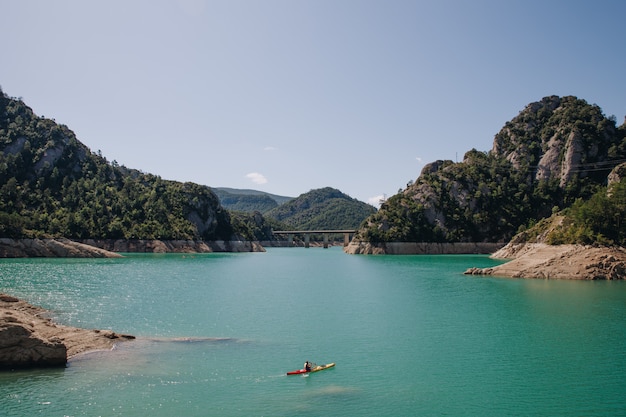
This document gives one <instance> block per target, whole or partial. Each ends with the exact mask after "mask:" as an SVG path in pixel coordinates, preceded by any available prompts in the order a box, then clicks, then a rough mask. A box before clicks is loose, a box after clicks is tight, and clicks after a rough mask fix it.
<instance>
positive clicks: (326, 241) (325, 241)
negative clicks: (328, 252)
mask: <svg viewBox="0 0 626 417" xmlns="http://www.w3.org/2000/svg"><path fill="white" fill-rule="evenodd" d="M324 249H328V233H324Z"/></svg>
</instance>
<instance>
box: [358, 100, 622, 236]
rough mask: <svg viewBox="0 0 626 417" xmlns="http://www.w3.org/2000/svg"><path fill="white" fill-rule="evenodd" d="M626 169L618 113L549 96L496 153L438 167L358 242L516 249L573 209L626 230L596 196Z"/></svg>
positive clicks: (384, 210)
mask: <svg viewBox="0 0 626 417" xmlns="http://www.w3.org/2000/svg"><path fill="white" fill-rule="evenodd" d="M624 162H626V126H624V125H622V126H621V127H617V126H616V121H615V117H614V116H612V117H609V118H607V117H605V116H604V115H603V113H602V110H601V109H600V107H598V106H597V105H590V104H588V103H587V102H586V101H584V100H580V99H578V98H576V97H571V96H568V97H562V98H561V97H557V96H550V97H545V98H544V99H542V100H541V101H539V102H536V103H531V104H529V105H528V106H527V107H526V108H525V109H524V110H523V111H521V112H520V114H519V115H518V116H517V117H515V118H514V119H513V120H511V121H510V122H507V123H506V124H505V126H504V127H503V128H502V130H501V131H500V132H499V133H498V134H497V135H496V136H495V139H494V145H493V148H492V150H491V151H489V152H480V151H477V150H475V149H473V150H470V151H469V152H467V153H466V154H465V156H464V158H463V161H462V162H460V163H454V162H452V161H436V162H433V163H431V164H428V165H427V166H426V167H424V169H423V170H422V172H421V174H420V176H419V177H418V178H417V180H416V181H415V182H412V183H410V184H409V185H408V186H407V188H406V189H404V190H403V191H401V192H399V193H398V194H396V195H394V196H393V197H391V198H389V199H388V200H387V201H386V202H385V203H384V204H383V205H382V207H381V209H380V210H379V211H378V212H377V213H376V214H374V215H372V216H371V217H369V218H368V219H367V222H366V225H365V226H364V227H363V228H362V229H361V230H360V231H359V233H358V236H357V238H358V239H360V240H363V241H369V242H391V241H405V242H506V241H508V240H509V239H511V237H512V236H513V235H514V234H515V233H516V232H518V231H520V230H524V229H525V228H527V227H530V226H532V225H534V224H535V223H536V222H538V221H539V220H541V219H543V218H546V217H548V216H550V215H551V214H552V213H556V212H559V211H561V210H564V209H567V208H569V207H572V213H580V212H581V211H585V212H586V213H587V215H591V214H593V215H596V217H598V216H600V217H601V218H602V219H603V220H604V221H606V222H607V224H608V225H609V226H608V227H609V228H611V227H614V226H619V227H623V216H622V218H621V219H622V220H620V218H615V216H614V213H615V211H612V213H613V214H611V215H613V217H612V218H609V216H610V215H609V214H604V215H603V214H602V212H601V209H600V207H602V205H601V204H598V203H594V201H595V200H590V199H591V198H592V196H606V191H607V190H606V185H607V177H608V175H609V173H610V172H611V171H612V170H614V169H616V167H617V166H618V165H619V164H621V163H624ZM616 189H617V188H616ZM593 198H595V199H600V198H603V197H593ZM619 203H620V201H619V199H618V200H616V201H615V204H618V206H619ZM590 207H593V208H590ZM607 207H608V206H607ZM611 207H613V206H611ZM621 207H623V204H622V206H621ZM618 212H619V210H618ZM622 213H623V211H622ZM620 221H622V223H621V225H618V223H619V222H620ZM579 222H580V219H579ZM595 222H596V223H598V222H599V220H598V219H596V220H595ZM589 233H591V232H589ZM589 233H587V235H589ZM594 233H595V236H598V233H599V232H594ZM584 234H585V233H582V232H581V233H579V235H581V236H582V235H584ZM566 235H568V236H569V238H568V239H567V240H568V241H570V240H575V239H574V237H573V234H571V233H569V234H568V233H564V234H562V236H566ZM563 239H565V238H563ZM587 240H588V239H587Z"/></svg>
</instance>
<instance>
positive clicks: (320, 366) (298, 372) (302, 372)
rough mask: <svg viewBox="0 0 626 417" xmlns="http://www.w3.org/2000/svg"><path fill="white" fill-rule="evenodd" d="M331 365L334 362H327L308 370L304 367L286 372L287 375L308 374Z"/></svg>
mask: <svg viewBox="0 0 626 417" xmlns="http://www.w3.org/2000/svg"><path fill="white" fill-rule="evenodd" d="M333 366H335V362H331V363H327V364H326V365H317V366H314V367H313V368H311V370H310V371H307V370H306V369H297V370H295V371H291V372H287V375H300V374H308V373H311V372H318V371H323V370H324V369H328V368H332V367H333Z"/></svg>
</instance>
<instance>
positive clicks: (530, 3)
mask: <svg viewBox="0 0 626 417" xmlns="http://www.w3.org/2000/svg"><path fill="white" fill-rule="evenodd" d="M625 16H626V1H621V0H616V1H608V0H607V1H604V0H598V1H577V0H562V1H558V0H525V1H515V0H511V1H507V0H493V1H484V0H473V1H465V0H458V1H446V0H443V1H435V0H433V1H418V0H415V1H400V0H380V1H367V0H359V1H354V0H329V1H326V0H280V1H275V0H268V1H265V0H244V1H239V0H223V1H210V0H207V1H204V0H178V1H176V0H171V1H160V0H149V1H133V0H128V1H126V0H125V1H119V0H107V1H97V2H96V1H83V0H55V1H50V0H20V1H14V0H0V21H1V26H0V27H2V36H1V39H2V40H1V47H0V54H1V55H0V86H2V89H3V90H4V92H5V93H6V94H8V95H10V96H14V97H22V98H23V100H24V101H25V102H26V103H27V104H28V105H29V106H31V107H32V108H33V110H34V111H35V113H37V114H38V115H40V116H41V115H43V116H46V117H49V118H54V119H55V120H56V121H57V122H58V123H62V124H65V125H67V126H69V127H70V128H71V129H72V130H73V131H74V132H75V133H76V135H77V137H78V139H79V140H80V141H82V142H83V143H85V144H86V145H87V146H88V147H89V148H91V150H92V151H98V150H100V151H102V154H103V155H104V156H105V157H107V159H108V160H109V161H113V160H116V161H117V162H118V163H120V164H123V165H126V166H127V167H129V168H136V169H141V170H143V171H144V172H149V173H153V174H157V175H160V176H161V177H163V178H164V179H172V180H179V181H193V182H197V183H200V184H205V185H209V186H213V187H221V186H223V187H234V188H252V189H257V190H263V191H267V192H270V193H274V194H279V195H286V196H298V195H300V194H302V193H305V192H307V191H309V190H312V189H316V188H321V187H326V186H330V187H334V188H338V189H340V190H341V191H343V192H345V193H347V194H349V195H350V196H352V197H354V198H358V199H360V200H363V201H368V200H370V199H373V200H371V201H372V202H376V201H377V200H378V199H379V198H380V196H383V195H386V196H387V197H389V196H391V195H393V194H395V193H396V192H397V191H398V190H399V189H403V188H404V187H405V186H406V184H407V183H408V182H409V181H411V180H414V179H415V178H417V177H418V176H419V173H420V171H421V169H422V167H423V166H424V164H426V163H428V162H432V161H434V160H437V159H451V160H455V159H458V160H461V159H462V157H463V154H464V153H465V152H466V151H468V150H470V149H472V148H476V149H478V150H481V151H488V150H490V149H491V147H492V142H493V137H494V135H495V134H496V133H497V132H498V131H499V130H500V129H501V128H502V126H503V125H504V123H505V122H507V121H508V120H510V119H512V118H513V117H515V116H516V115H517V114H518V113H519V112H520V111H521V110H522V109H523V108H524V107H525V106H526V105H527V104H528V103H530V102H533V101H537V100H540V99H541V98H542V97H545V96H548V95H552V94H556V95H561V96H564V95H575V96H577V97H579V98H582V99H585V100H587V101H588V102H589V103H595V104H598V105H599V106H600V107H601V108H602V109H603V111H604V113H605V114H606V115H607V116H610V115H615V116H616V118H617V121H618V124H621V123H622V121H623V120H624V116H625V115H626V76H625V74H626V53H625V51H626V29H625V25H624V22H625Z"/></svg>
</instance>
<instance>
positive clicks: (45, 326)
mask: <svg viewBox="0 0 626 417" xmlns="http://www.w3.org/2000/svg"><path fill="white" fill-rule="evenodd" d="M47 314H48V312H47V311H46V310H44V309H42V308H40V307H37V306H33V305H31V304H29V303H27V302H26V301H23V300H19V299H18V298H15V297H12V296H10V295H7V294H2V293H0V369H19V368H41V367H51V366H65V365H66V364H67V362H68V360H69V359H71V358H73V357H75V356H77V355H80V354H83V353H86V352H89V351H94V350H110V349H112V348H113V347H114V346H115V344H117V343H119V342H123V341H129V340H133V339H135V337H134V336H130V335H124V334H118V333H115V332H113V331H110V330H87V329H80V328H76V327H70V326H63V325H60V324H56V323H54V322H53V321H52V320H51V319H50V318H48V317H47Z"/></svg>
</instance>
